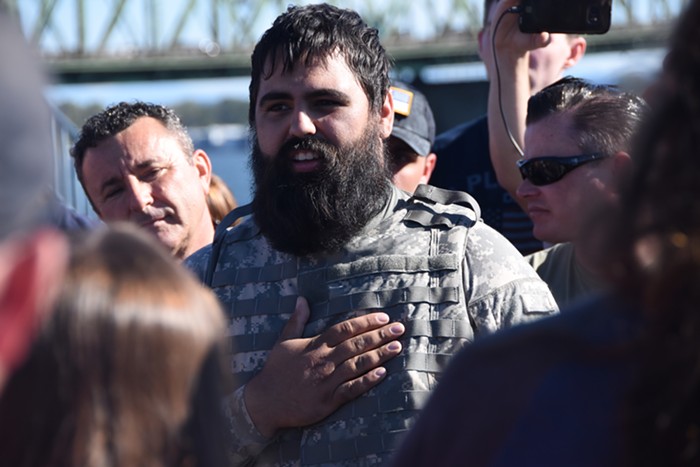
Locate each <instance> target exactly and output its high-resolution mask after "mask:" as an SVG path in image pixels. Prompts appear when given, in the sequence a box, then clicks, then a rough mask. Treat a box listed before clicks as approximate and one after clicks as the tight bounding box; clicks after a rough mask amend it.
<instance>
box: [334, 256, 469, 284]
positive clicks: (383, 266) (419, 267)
mask: <svg viewBox="0 0 700 467" xmlns="http://www.w3.org/2000/svg"><path fill="white" fill-rule="evenodd" d="M458 267H459V258H458V257H457V255H456V254H444V255H436V256H402V255H383V256H371V257H367V258H361V259H359V260H357V261H353V262H351V263H344V264H337V265H334V266H331V267H329V268H328V269H327V270H328V277H327V280H329V281H332V280H341V279H350V278H353V277H356V276H364V275H368V274H384V273H387V272H388V273H404V272H405V273H416V272H427V271H444V270H450V271H456V270H457V268H458Z"/></svg>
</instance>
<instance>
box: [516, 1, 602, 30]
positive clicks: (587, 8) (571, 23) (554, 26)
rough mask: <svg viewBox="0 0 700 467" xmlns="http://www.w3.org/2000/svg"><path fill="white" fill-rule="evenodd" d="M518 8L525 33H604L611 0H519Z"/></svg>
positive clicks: (521, 26)
mask: <svg viewBox="0 0 700 467" xmlns="http://www.w3.org/2000/svg"><path fill="white" fill-rule="evenodd" d="M517 11H518V12H519V13H520V18H519V26H520V30H521V31H522V32H525V33H538V32H555V33H568V34H605V33H606V32H608V30H609V29H610V16H611V14H612V0H522V1H521V3H520V6H519V7H518V9H517Z"/></svg>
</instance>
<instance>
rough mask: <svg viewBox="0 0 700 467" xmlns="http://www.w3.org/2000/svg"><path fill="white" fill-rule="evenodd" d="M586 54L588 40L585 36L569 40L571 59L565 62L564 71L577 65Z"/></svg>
mask: <svg viewBox="0 0 700 467" xmlns="http://www.w3.org/2000/svg"><path fill="white" fill-rule="evenodd" d="M585 53H586V39H585V38H584V37H583V36H573V37H570V38H569V57H568V58H567V59H566V61H565V62H564V69H565V70H566V69H567V68H571V67H572V66H574V65H576V64H577V63H578V61H579V60H581V58H582V57H583V54H585Z"/></svg>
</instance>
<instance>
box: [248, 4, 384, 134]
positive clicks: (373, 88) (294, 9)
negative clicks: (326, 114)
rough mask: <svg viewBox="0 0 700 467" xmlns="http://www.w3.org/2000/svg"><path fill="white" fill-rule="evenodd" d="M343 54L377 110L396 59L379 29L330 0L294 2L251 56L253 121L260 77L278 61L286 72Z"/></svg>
mask: <svg viewBox="0 0 700 467" xmlns="http://www.w3.org/2000/svg"><path fill="white" fill-rule="evenodd" d="M334 53H339V54H340V55H341V56H342V57H343V58H345V61H346V63H347V65H348V67H349V68H350V69H351V70H352V72H353V73H354V75H355V77H356V78H357V80H358V81H359V82H360V84H361V85H362V88H363V90H364V91H365V94H366V95H367V99H368V100H369V103H370V108H371V109H372V110H375V111H378V110H379V109H380V108H381V106H382V104H383V103H384V99H385V98H386V95H387V92H388V91H389V70H390V69H391V60H390V59H389V56H388V55H387V53H386V50H385V49H384V47H383V46H382V44H381V43H380V41H379V32H378V31H377V29H375V28H372V27H370V26H368V25H367V24H366V23H365V22H364V20H363V19H362V18H361V17H360V15H358V14H357V13H356V12H355V11H352V10H347V9H341V8H337V7H335V6H331V5H328V4H325V3H322V4H318V5H306V6H290V7H289V8H288V9H287V11H286V12H285V13H283V14H281V15H280V16H278V17H277V19H276V20H275V22H274V23H273V24H272V26H271V27H270V29H268V30H267V31H265V33H264V34H263V36H262V38H261V39H260V41H259V42H258V43H257V45H256V46H255V49H254V50H253V55H252V57H251V65H252V70H251V80H250V88H249V91H250V103H249V106H250V107H249V112H248V120H249V122H250V124H251V126H253V127H254V125H255V103H256V101H257V97H258V91H259V89H260V81H261V80H262V79H265V78H268V77H269V76H270V75H271V74H272V73H273V72H274V70H275V68H276V66H277V61H278V60H279V61H281V64H282V69H283V70H284V71H285V72H287V71H291V70H292V69H294V67H295V66H296V65H297V64H299V63H303V64H305V65H309V64H311V63H314V62H316V61H321V62H323V60H325V59H327V58H328V57H330V56H331V55H332V54H334Z"/></svg>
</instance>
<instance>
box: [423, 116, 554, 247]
mask: <svg viewBox="0 0 700 467" xmlns="http://www.w3.org/2000/svg"><path fill="white" fill-rule="evenodd" d="M433 151H434V152H435V154H437V156H438V158H437V163H436V164H435V170H434V171H433V174H432V175H431V177H430V184H431V185H433V186H436V187H438V188H446V189H448V190H459V191H466V192H467V193H469V194H470V195H472V196H473V197H474V198H476V200H477V201H478V202H479V206H480V207H481V216H482V218H483V219H484V222H486V223H487V224H488V225H490V226H491V227H493V228H494V229H496V230H497V231H498V232H500V233H501V234H503V236H504V237H506V238H507V239H508V240H510V242H511V243H512V244H513V245H515V247H516V248H517V249H518V250H519V251H520V252H521V253H522V254H523V255H526V254H529V253H532V252H535V251H538V250H541V249H542V242H541V241H539V240H537V239H536V238H535V237H533V236H532V221H530V218H529V217H528V216H527V214H526V213H524V212H523V210H522V209H520V206H519V205H518V203H516V202H515V200H513V198H512V197H511V196H510V194H508V192H507V191H506V190H504V189H503V188H501V186H500V185H499V184H498V180H497V178H496V172H494V170H493V166H492V165H491V157H490V155H489V130H488V124H487V121H486V116H483V117H481V118H478V119H476V120H473V121H470V122H467V123H463V124H461V125H458V126H456V127H454V128H452V129H450V130H447V131H446V132H444V133H442V134H440V135H438V137H437V138H436V140H435V144H434V145H433Z"/></svg>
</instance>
